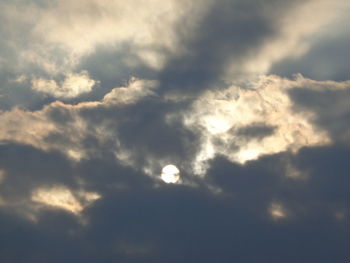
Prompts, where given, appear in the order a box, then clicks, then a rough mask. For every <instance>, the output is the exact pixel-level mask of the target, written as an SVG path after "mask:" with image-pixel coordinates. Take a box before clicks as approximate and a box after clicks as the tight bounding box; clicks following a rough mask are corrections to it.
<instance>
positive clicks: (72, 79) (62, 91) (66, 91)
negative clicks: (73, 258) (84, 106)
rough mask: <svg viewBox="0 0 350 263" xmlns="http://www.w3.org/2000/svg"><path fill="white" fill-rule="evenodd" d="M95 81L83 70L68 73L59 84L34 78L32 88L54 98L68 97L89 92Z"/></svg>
mask: <svg viewBox="0 0 350 263" xmlns="http://www.w3.org/2000/svg"><path fill="white" fill-rule="evenodd" d="M95 83H96V82H95V81H94V80H92V79H90V77H89V75H88V73H87V72H84V71H83V72H80V73H79V74H68V75H67V76H66V78H65V79H64V81H63V82H62V83H60V84H57V82H56V81H54V80H46V79H41V78H34V79H33V80H32V89H33V90H34V91H37V92H41V93H44V94H49V95H51V96H54V97H56V98H61V99H69V98H74V97H77V96H79V95H80V94H84V93H88V92H90V91H91V90H92V87H93V86H94V85H95Z"/></svg>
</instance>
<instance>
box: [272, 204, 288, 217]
mask: <svg viewBox="0 0 350 263" xmlns="http://www.w3.org/2000/svg"><path fill="white" fill-rule="evenodd" d="M269 214H270V216H271V217H272V219H274V220H282V219H285V218H286V217H287V211H286V210H285V208H284V207H283V206H282V205H281V204H279V203H272V204H271V206H270V207H269Z"/></svg>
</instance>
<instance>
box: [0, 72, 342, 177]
mask: <svg viewBox="0 0 350 263" xmlns="http://www.w3.org/2000/svg"><path fill="white" fill-rule="evenodd" d="M157 88H158V83H157V82H156V81H150V80H140V79H131V80H130V82H129V83H128V85H126V86H125V87H119V88H115V89H113V90H112V91H111V92H110V93H108V94H106V95H105V96H104V98H103V99H102V100H101V101H91V102H82V103H78V104H76V105H70V104H64V103H61V102H55V103H52V104H50V105H47V106H45V107H44V108H43V109H42V110H39V111H35V112H30V111H23V110H19V109H15V110H13V111H10V112H3V113H2V114H1V115H0V118H1V119H2V122H3V123H6V126H5V127H6V129H3V130H2V134H1V139H2V140H9V141H15V142H18V143H25V144H29V145H32V146H34V147H37V148H39V149H42V150H46V151H50V150H59V151H61V152H62V153H64V154H66V155H67V156H68V157H69V158H72V159H73V160H76V161H79V160H82V159H84V158H87V159H89V158H91V157H94V156H99V155H101V154H102V153H103V152H105V151H107V152H111V153H113V154H114V155H115V157H116V158H117V160H119V161H120V162H122V163H124V164H127V165H130V166H133V167H135V168H137V169H142V170H144V171H148V172H147V173H148V174H150V175H151V176H154V175H158V174H159V173H160V170H161V168H162V167H163V166H164V165H165V164H168V163H173V162H175V164H176V163H182V165H183V167H180V168H181V169H182V170H183V169H185V170H187V171H188V172H190V171H191V172H194V173H195V174H205V171H206V169H207V163H208V161H209V160H211V159H213V158H215V156H216V155H224V156H227V158H229V159H230V160H231V161H233V162H238V163H241V164H244V163H246V162H247V161H250V160H254V159H258V158H260V157H261V156H263V155H266V154H275V153H279V152H284V151H291V152H297V151H298V150H300V149H301V148H303V147H308V146H317V145H326V144H329V143H331V142H332V137H330V136H329V134H328V132H327V128H324V127H321V126H320V125H315V124H317V123H316V121H317V113H316V112H314V111H313V110H312V109H311V110H310V109H308V108H305V107H303V108H295V105H294V104H293V100H292V99H291V98H290V97H289V94H290V93H292V94H293V93H296V94H298V91H305V92H314V90H317V94H322V93H320V92H322V91H324V92H336V91H338V90H342V91H343V90H344V91H346V92H347V91H348V90H349V83H348V82H341V83H338V82H322V81H321V82H320V81H313V80H310V79H305V78H303V77H302V76H300V75H299V76H296V78H295V79H284V78H280V77H278V76H261V78H260V79H259V80H257V81H255V82H250V83H247V84H245V85H244V86H243V87H240V86H230V87H228V88H226V89H221V90H216V91H215V90H213V91H207V92H205V93H203V94H202V95H201V96H199V97H198V98H194V99H188V98H186V97H185V98H181V97H178V98H176V97H167V96H165V97H162V96H161V95H159V93H158V89H157ZM292 98H293V97H292ZM315 98H316V97H315ZM338 100H339V99H338ZM309 101H312V100H310V99H309ZM184 103H185V104H184ZM184 105H185V107H183V106H184ZM317 105H318V104H317ZM345 109H347V108H346V107H345ZM157 112H158V114H156V113H157ZM149 114H152V115H149ZM281 120H284V121H283V122H281ZM262 123H263V124H262ZM28 130H29V131H30V132H28ZM344 134H345V133H344ZM338 137H340V136H338ZM191 138H192V139H191ZM191 140H192V142H191ZM185 142H186V143H185ZM195 143H196V146H195ZM186 144H187V146H185V145H186ZM107 145H108V147H107ZM106 147H107V148H106ZM183 156H187V158H186V161H184V159H182V158H183Z"/></svg>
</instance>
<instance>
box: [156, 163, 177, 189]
mask: <svg viewBox="0 0 350 263" xmlns="http://www.w3.org/2000/svg"><path fill="white" fill-rule="evenodd" d="M161 178H162V180H163V181H164V182H165V183H167V184H174V183H177V182H178V181H179V179H180V170H179V169H178V168H177V167H176V166H175V165H173V164H168V165H166V166H164V167H163V169H162V174H161Z"/></svg>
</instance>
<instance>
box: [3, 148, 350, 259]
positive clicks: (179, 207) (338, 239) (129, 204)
mask: <svg viewBox="0 0 350 263" xmlns="http://www.w3.org/2000/svg"><path fill="white" fill-rule="evenodd" d="M348 154H349V150H348V149H347V148H345V147H342V146H334V147H323V148H313V149H312V148H311V149H304V150H303V151H301V152H300V154H298V155H296V156H288V155H286V154H281V155H274V156H269V157H265V158H263V159H261V160H259V161H255V162H250V163H248V164H247V165H245V166H239V165H235V164H232V163H231V162H229V161H227V160H226V159H224V158H222V157H218V158H216V159H215V160H213V161H212V168H211V169H210V171H209V172H208V180H210V181H211V182H212V183H215V184H216V185H218V186H220V187H222V188H223V189H224V194H221V195H220V194H219V195H217V194H213V193H212V192H209V191H207V190H205V189H201V188H192V187H186V186H181V185H168V186H163V187H160V188H153V186H152V184H149V183H147V182H146V181H144V177H143V176H141V175H137V174H133V173H134V172H132V170H131V169H120V167H119V168H118V165H117V164H112V162H110V161H106V160H100V161H97V160H96V161H92V162H85V163H82V164H81V165H80V167H79V168H78V169H79V170H80V172H83V173H84V174H85V172H86V173H87V174H89V173H90V174H91V175H93V174H95V173H96V174H95V175H94V176H89V175H88V176H86V177H85V180H87V182H90V183H91V187H96V188H99V190H100V192H101V193H102V194H103V196H104V197H103V199H101V200H99V201H97V202H96V203H95V204H94V205H92V206H90V207H89V208H88V209H86V210H85V212H84V215H85V216H86V217H87V218H88V225H86V226H81V225H78V224H77V223H76V221H75V220H74V218H72V217H71V216H69V215H67V214H65V213H63V212H60V211H57V210H47V211H43V212H42V215H41V217H40V219H39V221H38V223H37V224H35V225H33V224H31V223H28V222H27V221H23V220H21V219H20V218H17V217H13V215H9V214H7V213H6V212H2V215H1V218H2V222H3V224H1V227H0V229H1V233H2V239H1V243H2V244H1V248H0V250H1V254H2V255H3V256H4V258H3V259H4V260H8V261H12V262H23V258H25V259H27V260H29V261H27V262H34V261H38V260H39V262H40V260H44V261H45V260H46V261H50V262H61V261H62V260H66V261H74V262H97V261H98V262H101V263H105V262H106V263H107V262H114V261H118V262H145V261H152V262H165V261H166V262H180V261H182V262H192V259H194V260H196V261H200V262H213V261H215V260H220V262H232V261H240V262H255V261H259V262H276V263H277V262H281V261H283V262H291V263H292V262H296V261H301V262H303V261H309V262H329V260H330V259H332V260H333V261H334V262H339V263H345V262H347V261H348V260H349V258H350V254H349V252H348V249H347V248H348V245H349V242H350V239H349V234H350V233H349V221H348V218H346V217H345V218H343V219H342V218H337V217H336V215H335V212H337V210H338V209H339V208H347V207H349V202H350V198H349V194H348V191H347V190H346V189H347V187H348V184H349V183H350V181H349V180H348V179H347V176H346V171H347V170H349V168H350V167H349V164H348V162H347V161H346V157H345V156H347V155H348ZM335 157H337V158H335ZM286 158H287V159H289V160H290V161H291V162H293V164H294V165H296V166H297V167H298V168H299V169H301V170H303V171H304V170H308V169H309V168H312V172H311V174H310V177H309V179H308V180H306V181H305V180H300V181H298V180H294V179H290V178H286V177H284V175H283V174H282V173H283V167H282V166H278V164H281V163H283V162H285V160H286ZM276 164H277V165H276ZM89 167H90V168H92V169H91V170H90V168H89ZM93 167H95V168H93ZM325 168H326V169H325ZM84 171H85V172H84ZM97 174H98V175H97ZM96 175H97V176H98V179H96ZM123 178H124V179H123ZM130 178H133V179H130ZM90 180H91V181H90ZM125 180H126V181H125ZM118 182H124V183H123V184H119V185H118ZM330 182H331V183H330ZM113 185H114V186H115V187H113ZM123 185H124V187H122V186H123ZM125 185H127V186H128V187H131V188H128V187H125ZM106 186H107V187H106ZM131 189H132V190H131ZM272 201H279V202H281V203H282V204H284V205H285V207H286V209H287V211H288V212H289V214H288V216H287V217H286V218H283V219H282V220H280V221H274V220H272V219H271V218H270V217H269V214H268V207H269V205H270V203H271V202H272ZM346 211H347V210H346ZM52 225H55V228H52ZM4 226H6V229H5V228H4ZM27 242H28V244H27V245H25V244H26V243H27ZM15 251H17V252H18V251H20V252H21V253H15Z"/></svg>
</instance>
